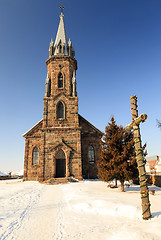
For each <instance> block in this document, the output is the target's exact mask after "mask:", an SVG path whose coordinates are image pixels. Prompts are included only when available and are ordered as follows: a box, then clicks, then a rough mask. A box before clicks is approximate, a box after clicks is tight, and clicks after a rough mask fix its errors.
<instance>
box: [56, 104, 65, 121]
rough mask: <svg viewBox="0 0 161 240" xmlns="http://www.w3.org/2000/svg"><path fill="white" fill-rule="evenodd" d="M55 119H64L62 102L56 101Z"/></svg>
mask: <svg viewBox="0 0 161 240" xmlns="http://www.w3.org/2000/svg"><path fill="white" fill-rule="evenodd" d="M57 119H59V120H61V119H64V105H63V103H62V102H58V105H57Z"/></svg>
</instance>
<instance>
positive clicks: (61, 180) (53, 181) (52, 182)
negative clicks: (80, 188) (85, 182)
mask: <svg viewBox="0 0 161 240" xmlns="http://www.w3.org/2000/svg"><path fill="white" fill-rule="evenodd" d="M69 182H78V180H76V179H74V178H72V177H68V178H67V177H64V178H50V179H48V180H46V181H44V183H46V184H49V185H56V184H65V183H69Z"/></svg>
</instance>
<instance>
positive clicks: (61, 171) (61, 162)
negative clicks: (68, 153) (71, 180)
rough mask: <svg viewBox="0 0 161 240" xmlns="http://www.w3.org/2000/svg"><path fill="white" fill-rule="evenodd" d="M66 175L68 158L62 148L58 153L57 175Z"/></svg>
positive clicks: (58, 176)
mask: <svg viewBox="0 0 161 240" xmlns="http://www.w3.org/2000/svg"><path fill="white" fill-rule="evenodd" d="M65 176H66V159H65V154H64V152H63V150H60V151H59V152H58V153H57V154H56V177H57V178H60V177H65Z"/></svg>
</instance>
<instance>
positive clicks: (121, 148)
mask: <svg viewBox="0 0 161 240" xmlns="http://www.w3.org/2000/svg"><path fill="white" fill-rule="evenodd" d="M97 165H98V177H99V178H100V179H101V180H103V181H106V182H108V181H111V180H113V179H114V178H115V179H116V180H119V181H120V182H121V191H124V181H127V180H130V179H133V178H134V177H136V176H138V170H137V164H136V160H135V150H134V140H133V134H132V132H127V131H125V129H124V128H123V127H122V126H117V124H116V122H115V120H114V117H112V118H111V122H110V123H108V125H107V126H106V128H105V134H104V136H103V139H102V140H101V144H100V159H99V161H98V163H97Z"/></svg>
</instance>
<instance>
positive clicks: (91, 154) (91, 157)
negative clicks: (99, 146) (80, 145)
mask: <svg viewBox="0 0 161 240" xmlns="http://www.w3.org/2000/svg"><path fill="white" fill-rule="evenodd" d="M94 158H95V153H94V148H93V147H92V146H89V148H88V160H89V163H94Z"/></svg>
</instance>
